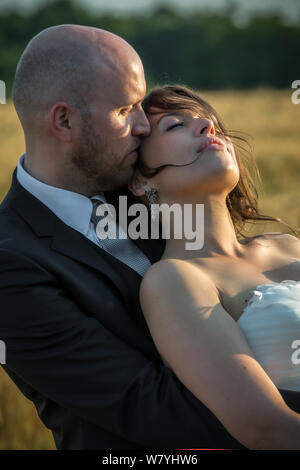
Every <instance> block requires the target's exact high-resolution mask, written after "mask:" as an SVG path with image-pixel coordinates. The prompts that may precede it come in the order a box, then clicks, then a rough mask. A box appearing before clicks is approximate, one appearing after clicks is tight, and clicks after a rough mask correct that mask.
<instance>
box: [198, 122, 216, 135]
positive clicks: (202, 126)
mask: <svg viewBox="0 0 300 470" xmlns="http://www.w3.org/2000/svg"><path fill="white" fill-rule="evenodd" d="M197 121H198V122H197V124H196V128H195V133H196V135H197V136H198V135H201V134H206V135H215V133H216V132H215V126H214V123H213V122H212V120H211V119H208V118H198V119H197Z"/></svg>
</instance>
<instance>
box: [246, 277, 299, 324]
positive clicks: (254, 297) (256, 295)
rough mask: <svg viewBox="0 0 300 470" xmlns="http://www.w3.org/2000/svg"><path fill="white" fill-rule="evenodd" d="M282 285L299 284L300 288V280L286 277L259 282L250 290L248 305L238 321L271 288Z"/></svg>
mask: <svg viewBox="0 0 300 470" xmlns="http://www.w3.org/2000/svg"><path fill="white" fill-rule="evenodd" d="M278 286H279V287H282V286H289V287H292V286H297V288H299V289H300V281H295V280H292V279H285V280H283V281H278V282H268V283H266V284H258V285H257V286H256V287H255V288H254V289H252V290H251V291H250V294H251V295H250V297H249V299H248V301H247V304H246V306H245V307H244V309H243V311H242V313H241V315H240V316H239V318H238V320H237V322H238V321H239V320H240V318H241V317H242V316H243V315H244V314H245V313H247V312H248V311H249V310H250V309H252V308H253V307H255V306H256V305H257V304H258V302H259V301H260V300H261V299H262V298H263V295H264V294H265V293H266V292H267V291H268V290H269V289H273V290H274V289H276V287H278Z"/></svg>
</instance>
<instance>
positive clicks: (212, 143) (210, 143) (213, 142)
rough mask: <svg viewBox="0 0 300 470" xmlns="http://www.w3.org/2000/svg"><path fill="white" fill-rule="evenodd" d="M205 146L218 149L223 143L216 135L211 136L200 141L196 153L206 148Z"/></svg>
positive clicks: (222, 147)
mask: <svg viewBox="0 0 300 470" xmlns="http://www.w3.org/2000/svg"><path fill="white" fill-rule="evenodd" d="M207 147H210V148H214V149H215V150H220V149H224V147H225V144H224V142H223V141H222V140H221V139H218V138H217V137H212V138H209V139H207V140H206V141H205V142H203V143H202V145H201V147H200V148H199V150H198V152H197V153H201V152H203V151H204V150H205V149H207Z"/></svg>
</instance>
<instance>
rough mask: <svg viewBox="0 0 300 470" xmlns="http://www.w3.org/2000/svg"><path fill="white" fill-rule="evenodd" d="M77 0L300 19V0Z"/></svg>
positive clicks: (7, 4) (107, 6) (15, 5)
mask: <svg viewBox="0 0 300 470" xmlns="http://www.w3.org/2000/svg"><path fill="white" fill-rule="evenodd" d="M47 1H49V0H0V11H1V10H3V9H7V8H9V9H10V10H12V9H14V10H16V9H17V10H18V11H21V10H24V11H30V9H31V8H32V7H37V6H39V4H41V3H47ZM50 1H51V0H50ZM74 1H75V2H77V3H79V4H81V5H83V6H85V7H86V8H91V9H92V10H94V11H95V12H97V13H99V14H100V13H101V12H103V13H114V14H118V15H124V14H127V15H133V14H143V13H147V12H148V11H151V10H153V8H155V7H157V6H158V5H161V4H164V5H170V6H172V7H175V8H177V9H178V10H180V11H183V12H190V11H192V10H203V9H208V8H209V9H210V10H215V11H218V10H222V9H224V8H225V7H226V5H228V4H229V3H231V4H236V5H237V7H238V12H239V13H238V14H239V16H240V17H241V19H243V18H244V19H246V18H247V17H249V15H250V16H251V14H253V13H254V12H260V13H268V12H272V11H279V12H281V14H282V15H283V16H284V17H285V18H286V19H287V20H289V21H293V20H295V18H297V20H298V22H299V21H300V1H299V0H74Z"/></svg>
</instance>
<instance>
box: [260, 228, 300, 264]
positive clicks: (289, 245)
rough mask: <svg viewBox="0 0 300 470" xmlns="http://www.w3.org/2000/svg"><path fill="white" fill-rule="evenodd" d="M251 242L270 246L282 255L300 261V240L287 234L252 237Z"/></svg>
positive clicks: (265, 234) (266, 234) (273, 233)
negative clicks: (259, 242)
mask: <svg viewBox="0 0 300 470" xmlns="http://www.w3.org/2000/svg"><path fill="white" fill-rule="evenodd" d="M252 239H253V240H258V241H259V240H260V241H263V242H267V243H268V244H271V246H273V247H274V248H276V249H278V250H280V251H281V252H282V253H283V254H286V255H288V256H292V257H294V258H297V259H300V240H299V238H298V237H295V236H294V235H291V234H289V233H281V232H269V233H262V234H260V235H256V236H255V237H252Z"/></svg>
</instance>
